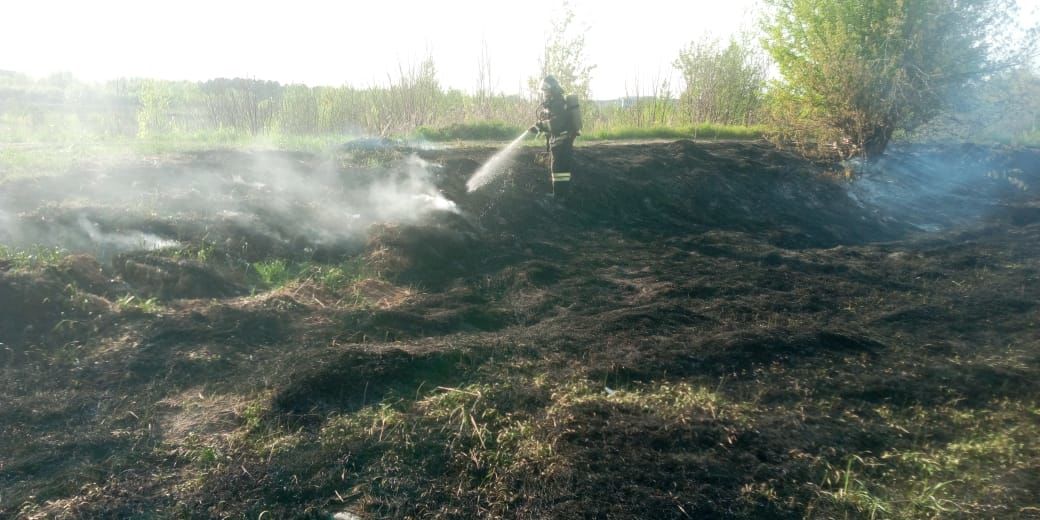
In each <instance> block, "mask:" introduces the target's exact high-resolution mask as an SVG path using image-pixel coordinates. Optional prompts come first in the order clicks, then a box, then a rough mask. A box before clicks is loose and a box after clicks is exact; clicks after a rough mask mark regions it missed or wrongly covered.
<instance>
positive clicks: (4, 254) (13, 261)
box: [0, 244, 68, 269]
mask: <svg viewBox="0 0 1040 520" xmlns="http://www.w3.org/2000/svg"><path fill="white" fill-rule="evenodd" d="M66 256H68V252H67V251H65V250H64V249H61V248H57V247H44V246H33V247H30V248H28V249H17V248H9V247H6V246H4V245H2V244H0V263H6V264H8V265H9V266H10V267H13V268H15V269H39V268H42V267H48V266H52V265H57V264H58V263H60V262H61V260H62V259H63V258H65V257H66Z"/></svg>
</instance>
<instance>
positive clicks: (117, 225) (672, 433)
mask: <svg viewBox="0 0 1040 520" xmlns="http://www.w3.org/2000/svg"><path fill="white" fill-rule="evenodd" d="M363 151H366V153H363V154H362V153H358V151H357V150H346V151H343V152H341V153H338V154H333V155H331V156H316V155H309V154H274V153H249V152H207V153H199V154H188V155H184V156H177V157H167V158H162V159H160V160H158V161H157V162H155V161H153V162H148V163H141V164H130V165H127V166H122V167H118V168H108V169H105V170H90V169H86V170H84V171H77V172H74V173H73V174H70V175H68V176H65V177H59V178H44V179H38V180H32V181H28V180H22V181H17V182H15V181H9V182H7V183H5V184H4V185H3V190H2V195H0V197H2V200H0V202H2V204H0V208H5V209H7V210H8V211H9V212H11V213H12V214H16V215H17V218H18V220H19V222H20V223H21V225H20V227H19V230H18V236H15V234H14V233H13V232H11V231H8V236H7V237H6V240H8V241H10V242H18V241H22V242H24V243H27V241H31V242H34V243H42V244H51V245H58V244H61V245H66V247H73V248H79V249H81V250H83V251H85V252H86V253H88V254H76V255H71V256H65V257H63V258H62V259H59V260H56V261H54V262H50V263H45V264H44V263H40V262H36V261H31V260H27V259H26V258H24V257H17V258H16V257H12V259H11V260H7V261H6V263H4V264H0V343H2V345H0V348H2V351H0V363H2V365H0V366H2V369H0V370H2V377H0V490H2V491H0V516H13V517H26V518H35V517H40V518H42V517H70V518H94V517H112V518H117V517H128V516H140V517H187V518H194V517H231V518H257V517H259V516H261V515H263V516H264V517H268V516H269V517H272V518H277V517H322V516H323V515H328V514H330V513H334V512H337V511H343V510H348V511H352V512H354V513H357V514H359V515H361V516H362V517H365V518H369V517H371V518H382V517H386V518H401V517H412V518H418V517H423V518H425V517H439V518H473V517H519V518H691V517H692V518H696V517H735V518H763V517H767V518H769V517H773V518H800V517H806V516H821V517H871V516H880V517H921V518H926V517H935V516H955V517H956V516H960V517H980V516H984V517H1022V518H1027V517H1033V516H1035V515H1036V514H1037V511H1038V507H1040V504H1038V503H1037V502H1036V496H1038V495H1037V490H1038V489H1040V471H1038V470H1037V468H1038V467H1040V450H1038V449H1037V447H1036V443H1035V442H1034V441H1035V436H1036V434H1037V433H1038V432H1040V415H1038V412H1037V410H1040V408H1038V398H1040V384H1038V383H1037V381H1038V376H1040V351H1038V346H1040V337H1038V335H1037V330H1040V328H1038V325H1040V304H1038V303H1037V302H1038V301H1040V299H1038V298H1040V260H1038V259H1040V214H1038V213H1037V210H1036V206H1037V199H1036V195H1035V190H1037V189H1040V152H1037V151H1035V150H1032V151H1029V150H1026V151H1022V150H1003V149H992V148H979V147H968V146H965V147H934V148H928V147H913V148H911V147H906V148H904V149H896V150H895V151H894V152H893V153H892V154H891V155H890V157H889V158H887V159H885V160H884V161H882V162H881V163H878V164H875V165H872V166H870V167H869V168H866V169H865V171H864V172H863V173H861V175H860V177H858V178H857V179H856V180H853V181H848V180H845V179H844V178H843V177H842V172H840V171H832V170H830V169H828V168H825V167H821V166H817V165H813V164H810V163H807V162H804V161H802V160H799V159H797V158H796V157H795V156H793V155H790V154H788V153H786V152H783V151H779V150H776V149H775V148H773V147H771V146H768V145H765V144H761V143H701V142H689V141H680V142H674V143H653V144H625V145H620V144H619V145H607V144H604V145H595V146H588V147H580V148H579V149H578V150H577V159H578V163H579V164H580V165H581V167H580V169H577V170H576V171H575V187H576V191H577V193H576V195H577V196H576V197H575V198H573V199H571V200H568V201H565V202H563V203H561V202H559V201H556V200H554V199H550V198H547V197H545V196H544V194H545V193H546V192H547V191H548V188H549V186H548V185H547V182H546V180H547V179H546V176H545V175H544V174H541V173H540V171H541V170H540V169H539V167H538V166H537V165H536V164H535V160H534V155H535V152H534V151H532V150H528V151H525V152H523V153H521V155H520V156H519V157H518V158H517V160H516V161H515V162H514V163H513V165H512V166H511V167H510V171H508V172H507V174H506V175H503V176H502V177H500V178H498V179H497V180H495V181H494V182H492V183H491V184H489V185H488V186H487V187H485V188H484V189H482V190H480V191H477V192H476V193H472V194H467V193H465V181H466V179H467V178H468V176H469V175H470V174H472V173H473V171H475V170H476V169H477V168H478V167H479V165H480V164H481V163H482V162H483V160H485V159H486V158H487V157H488V156H489V155H491V154H492V153H493V152H494V150H493V149H490V148H465V149H448V150H400V149H395V148H392V147H388V148H380V149H378V150H375V151H372V150H363ZM413 154H414V157H413V158H412V159H409V157H410V156H412V155H413ZM408 161H411V162H410V163H409V162H408ZM416 161H418V162H416ZM405 163H408V164H413V165H414V164H420V165H421V168H422V169H423V171H424V172H425V174H426V175H428V176H429V177H428V180H429V182H430V183H431V184H432V185H435V186H436V187H437V188H438V189H439V190H440V191H441V192H442V193H443V194H444V195H445V196H446V198H447V199H450V200H452V201H454V202H455V203H457V205H458V210H457V211H429V212H426V213H423V214H422V215H421V216H419V218H412V217H414V215H409V214H406V213H401V212H398V213H395V216H398V217H400V216H401V215H405V217H407V218H403V219H399V222H397V223H394V222H388V221H386V219H380V218H377V217H371V218H369V217H368V216H367V215H361V216H359V217H355V214H354V213H353V212H352V209H351V208H336V209H335V211H329V208H328V207H325V206H320V205H319V204H317V202H329V201H335V200H339V199H337V197H338V198H342V199H347V200H352V199H351V197H352V194H356V193H371V191H370V190H369V188H367V187H366V186H368V184H366V183H371V182H377V181H378V180H379V178H380V177H379V175H380V172H383V173H385V172H386V171H387V168H390V169H391V170H392V169H393V168H397V166H393V165H394V164H405ZM387 164H390V165H391V166H387ZM274 165H277V166H274ZM274 168H277V169H278V171H280V172H283V171H291V172H292V175H291V176H289V177H285V176H279V177H277V178H279V179H282V180H283V181H284V180H285V179H288V180H290V181H292V182H288V183H286V185H284V186H283V185H279V184H278V182H276V181H272V175H271V174H270V171H269V170H270V169H274ZM407 168H410V166H401V167H400V169H401V171H405V170H407ZM301 180H302V181H306V182H311V183H312V184H313V186H312V187H310V188H306V189H298V187H295V186H291V185H292V183H293V182H297V181H301ZM113 183H114V184H113ZM130 183H137V186H140V187H142V189H139V190H134V191H132V192H128V191H122V192H114V191H113V192H109V191H107V190H106V187H108V186H111V185H128V184H130ZM69 186H75V187H76V189H73V190H71V192H70V190H69V189H67V188H68V187H69ZM77 190H78V191H77ZM142 193H144V194H147V193H151V194H153V196H152V198H151V199H143V198H142V195H141V194H142ZM407 194H408V195H409V196H413V195H420V196H426V195H428V193H426V192H423V191H421V190H420V191H415V190H412V191H409V192H407ZM280 195H287V197H286V198H285V199H279V196H280ZM311 195H313V196H314V197H315V198H314V199H309V198H308V197H309V196H311ZM228 200H230V201H233V204H230V203H228V204H227V205H223V206H222V205H220V204H221V201H228ZM189 202H192V203H190V204H189ZM228 208H232V209H228ZM367 209H368V210H371V211H375V208H367ZM344 215H346V216H345V217H343V218H346V219H348V220H350V221H349V222H347V224H344V225H343V226H337V225H335V224H336V220H335V218H336V217H337V216H341V217H342V216H344ZM289 217H294V218H289ZM310 219H313V222H310ZM400 220H403V222H401V221H400ZM362 224H364V225H362ZM99 237H100V238H101V239H100V240H98V238H99ZM92 238H93V240H92ZM133 241H138V242H139V243H138V244H137V247H136V249H141V247H140V246H141V245H147V246H156V245H159V246H163V245H164V246H166V248H165V249H159V250H151V251H148V250H145V251H141V250H137V251H135V250H134V249H135V247H134V244H133V243H132V242H133ZM141 241H145V242H147V244H140V242H141ZM23 245H26V244H23ZM91 248H93V249H91ZM144 249H151V247H146V248H144ZM95 258H97V260H95ZM279 261H281V262H283V263H281V264H279V263H277V262H279ZM272 265H274V266H281V267H284V268H285V269H284V270H285V272H286V273H288V275H287V277H286V279H285V280H283V281H282V282H279V283H276V282H277V281H276V280H275V279H274V278H273V276H274V275H271V274H270V273H269V274H268V276H267V278H264V277H263V276H261V275H260V273H261V272H263V271H264V269H263V267H262V266H268V267H270V266H272ZM286 266H288V267H286ZM294 266H295V267H294ZM294 269H295V271H294ZM279 272H281V271H279ZM289 275H291V276H289ZM265 512H266V514H264V513H265Z"/></svg>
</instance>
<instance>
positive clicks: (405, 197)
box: [0, 151, 457, 258]
mask: <svg viewBox="0 0 1040 520" xmlns="http://www.w3.org/2000/svg"><path fill="white" fill-rule="evenodd" d="M355 159H357V158H356V157H353V156H351V155H350V154H338V155H326V156H315V155H310V154H291V153H288V154H287V153H277V152H231V151H216V152H200V153H194V154H185V155H181V156H174V157H169V158H163V159H161V160H151V161H144V160H142V161H138V162H136V163H129V164H124V165H122V166H119V167H116V168H107V169H104V170H101V169H98V170H90V169H84V170H83V171H79V172H75V173H74V174H71V175H64V176H61V177H60V178H50V177H45V178H38V179H32V180H17V181H9V182H7V183H6V185H5V189H3V190H0V243H3V244H6V245H9V246H13V247H29V246H46V247H59V248H63V249H66V250H69V251H73V252H85V253H89V254H93V255H96V256H98V257H101V258H104V257H109V256H111V255H114V254H118V253H121V252H126V251H133V250H153V249H159V248H166V247H177V246H179V245H181V244H185V243H209V244H215V245H218V246H222V247H234V248H236V249H237V250H238V252H240V253H244V254H249V253H250V249H254V251H252V253H253V254H260V252H257V251H255V249H256V248H261V249H272V248H273V249H274V251H273V252H274V253H286V252H291V250H293V249H296V250H301V251H302V250H305V249H306V250H314V249H320V248H338V249H350V248H351V247H356V246H357V245H358V244H360V243H362V242H363V241H364V237H365V232H366V229H367V228H368V227H369V226H370V225H372V224H373V223H376V222H391V223H418V222H420V221H422V220H423V219H424V218H427V217H428V216H430V215H431V214H434V213H438V212H456V211H457V208H456V205H455V203H454V202H452V201H451V200H448V199H447V198H445V197H444V195H443V194H442V193H441V192H440V191H438V189H437V187H436V183H435V177H436V176H437V174H438V166H437V165H434V164H430V163H427V162H425V161H423V160H422V159H420V158H419V157H418V156H416V155H408V154H397V155H395V156H393V157H384V158H382V159H381V160H374V159H372V158H370V157H366V158H363V159H358V160H357V161H355Z"/></svg>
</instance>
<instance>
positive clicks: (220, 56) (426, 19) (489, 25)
mask: <svg viewBox="0 0 1040 520" xmlns="http://www.w3.org/2000/svg"><path fill="white" fill-rule="evenodd" d="M6 4H7V5H5V6H4V7H3V17H2V20H0V49H3V51H0V69H6V70H15V71H18V72H24V73H28V74H31V75H34V76H43V75H47V74H50V73H53V72H57V71H67V72H72V73H73V74H75V75H76V76H77V77H80V78H83V79H88V80H104V79H110V78H114V77H120V76H144V77H153V78H165V79H189V80H201V79H209V78H213V77H234V76H240V77H253V78H258V79H272V80H278V81H281V82H301V83H307V84H310V85H316V84H327V85H341V84H343V83H350V84H353V85H358V86H367V85H371V84H373V83H385V82H387V80H388V75H392V76H394V77H396V76H397V75H398V71H399V68H400V67H408V66H409V65H410V64H416V63H418V62H419V61H421V60H422V59H423V57H424V56H426V55H427V53H429V54H430V55H431V56H433V58H434V61H435V63H436V65H437V68H438V78H439V79H440V80H441V83H442V84H444V85H446V86H451V87H457V88H462V89H472V88H473V87H474V86H475V85H476V82H477V68H478V61H479V58H480V55H481V48H482V46H483V45H485V44H486V46H487V53H488V56H489V58H490V62H491V67H492V75H493V78H494V83H495V86H496V89H497V90H499V91H504V92H507V93H515V92H517V91H518V90H519V85H520V84H521V82H522V81H523V80H525V79H526V78H528V77H530V76H533V75H535V74H537V72H538V58H539V56H540V52H541V49H542V46H543V40H544V38H545V35H546V34H547V32H548V30H549V27H550V24H551V21H552V19H553V17H554V16H555V17H558V16H559V15H560V13H561V12H562V10H561V5H562V4H561V1H560V0H524V1H517V2H501V1H491V0H440V1H436V0H427V1H404V0H379V1H371V2H344V1H340V2H333V1H327V2H321V1H316V0H295V1H292V2H288V1H283V2H265V1H257V0H252V1H238V0H234V1H220V0H180V1H177V2H158V1H145V0H136V1H128V0H92V1H89V2H86V1H75V2H73V1H54V0H34V1H30V0H14V1H12V2H6ZM755 4H756V1H755V0H728V1H725V2H720V1H717V0H693V1H689V0H687V1H666V0H641V1H639V2H609V3H608V2H595V1H592V0H573V1H572V2H571V5H572V9H573V10H574V12H575V14H576V19H575V25H577V26H578V27H588V31H587V33H586V49H587V55H588V61H589V63H594V64H596V69H595V71H594V76H593V85H592V88H593V94H594V95H595V96H597V97H613V96H619V95H622V94H624V92H625V88H626V83H628V86H629V89H632V88H633V83H634V82H635V78H636V77H637V76H641V77H642V78H643V80H642V82H643V83H644V84H643V85H642V86H641V88H643V89H644V90H645V89H647V88H648V85H647V84H646V83H647V82H650V81H652V80H653V79H654V78H657V77H661V76H662V75H664V76H667V75H669V74H671V73H672V70H671V62H672V61H673V60H674V59H675V58H676V56H677V55H678V53H679V50H680V48H682V46H683V45H685V44H686V43H688V42H689V41H691V40H693V39H697V38H699V37H700V35H701V34H703V33H704V32H705V31H712V32H714V33H716V34H727V33H729V32H731V31H733V30H735V29H737V28H739V27H741V25H748V24H750V23H751V22H750V18H747V17H746V15H747V14H748V13H749V12H750V10H751V9H752V6H754V5H755Z"/></svg>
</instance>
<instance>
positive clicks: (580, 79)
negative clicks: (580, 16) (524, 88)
mask: <svg viewBox="0 0 1040 520" xmlns="http://www.w3.org/2000/svg"><path fill="white" fill-rule="evenodd" d="M573 23H574V10H573V9H572V8H571V6H570V4H568V3H567V2H564V3H563V12H562V14H561V15H560V18H559V19H555V20H553V22H552V27H551V29H550V31H549V35H548V39H547V41H546V42H545V47H544V49H543V51H542V57H541V59H540V60H539V62H540V65H541V76H539V77H537V78H531V81H530V84H531V90H532V91H534V92H537V91H538V88H539V85H540V84H541V81H542V78H544V77H545V76H547V75H549V74H552V75H553V76H556V79H557V80H559V82H560V86H561V87H563V90H564V91H565V92H567V93H569V94H577V96H578V98H579V99H581V100H583V101H584V100H587V99H589V94H590V92H591V91H590V89H589V83H590V82H591V80H592V71H593V69H595V68H596V66H595V65H591V64H589V63H587V61H586V59H587V58H586V56H585V33H584V31H582V32H581V33H579V34H573V29H572V24H573Z"/></svg>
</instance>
